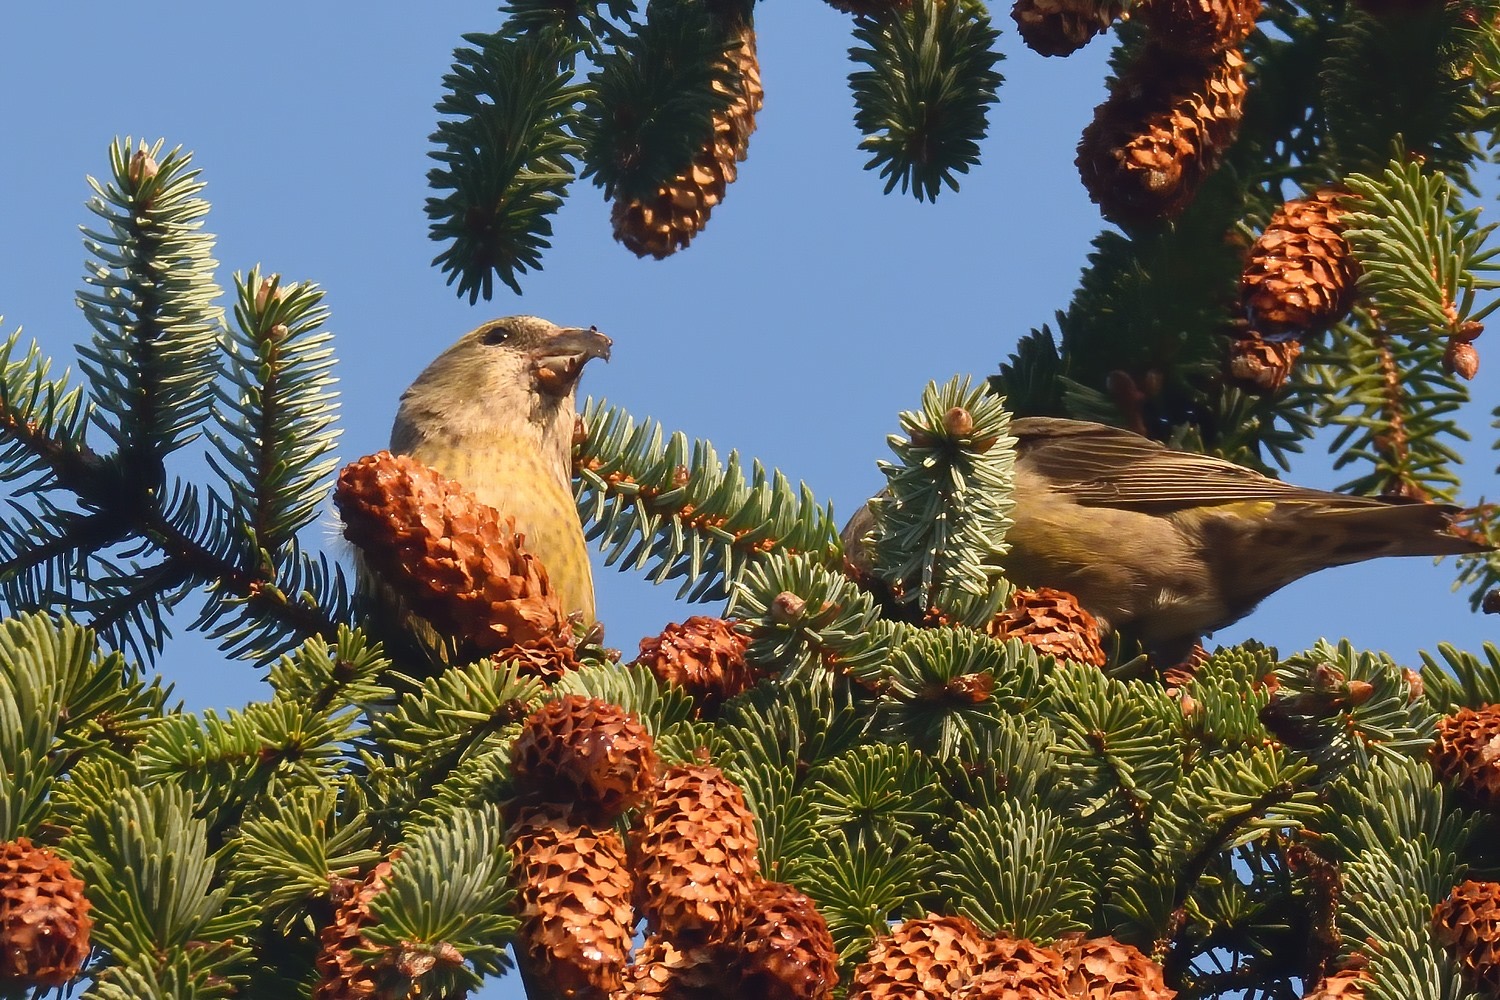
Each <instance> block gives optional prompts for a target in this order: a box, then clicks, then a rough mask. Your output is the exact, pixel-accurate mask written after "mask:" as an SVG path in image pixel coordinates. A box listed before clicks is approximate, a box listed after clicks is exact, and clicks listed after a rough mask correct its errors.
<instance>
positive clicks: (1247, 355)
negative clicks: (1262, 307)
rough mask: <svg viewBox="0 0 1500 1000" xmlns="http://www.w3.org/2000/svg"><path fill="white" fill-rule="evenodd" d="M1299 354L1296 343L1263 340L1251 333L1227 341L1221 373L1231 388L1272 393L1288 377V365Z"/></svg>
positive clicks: (1284, 383) (1290, 369)
mask: <svg viewBox="0 0 1500 1000" xmlns="http://www.w3.org/2000/svg"><path fill="white" fill-rule="evenodd" d="M1301 355H1302V341H1300V340H1295V339H1293V340H1264V339H1262V338H1261V336H1260V335H1259V334H1258V333H1255V332H1254V331H1253V330H1252V331H1250V332H1249V336H1245V337H1235V338H1233V339H1232V340H1230V342H1229V357H1228V359H1227V360H1226V361H1225V365H1224V368H1225V372H1226V374H1228V376H1229V378H1230V380H1231V381H1233V382H1234V384H1235V385H1237V386H1239V387H1240V388H1242V389H1245V390H1247V391H1249V392H1257V393H1267V392H1275V391H1276V390H1278V389H1280V388H1281V387H1282V386H1284V385H1286V380H1287V379H1289V378H1291V377H1292V366H1293V365H1294V364H1296V362H1297V358H1299V357H1300V356H1301Z"/></svg>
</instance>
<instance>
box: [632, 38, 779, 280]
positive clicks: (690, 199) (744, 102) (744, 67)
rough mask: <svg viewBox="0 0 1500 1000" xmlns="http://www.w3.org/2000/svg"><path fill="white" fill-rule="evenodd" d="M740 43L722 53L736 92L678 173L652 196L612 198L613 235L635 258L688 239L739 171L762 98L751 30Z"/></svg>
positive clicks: (665, 253) (670, 250)
mask: <svg viewBox="0 0 1500 1000" xmlns="http://www.w3.org/2000/svg"><path fill="white" fill-rule="evenodd" d="M738 37H739V40H740V43H741V44H740V47H739V48H738V49H736V50H735V51H734V52H732V53H730V54H729V56H728V58H729V59H730V61H731V62H733V63H734V68H735V69H736V70H737V72H738V78H739V85H738V92H736V93H734V95H733V97H734V100H733V101H732V103H730V105H729V107H728V108H726V109H724V111H722V112H720V113H719V114H716V115H714V117H713V135H712V137H711V138H710V139H709V141H708V144H707V145H706V146H705V147H704V149H703V151H702V152H701V153H699V154H698V156H697V157H695V158H694V160H693V162H692V164H690V165H689V166H688V168H687V170H685V171H684V172H682V173H681V174H678V175H677V176H676V177H674V178H672V179H671V180H669V181H667V182H666V183H665V184H663V185H662V186H661V188H660V189H659V190H658V191H657V192H656V196H655V197H654V198H649V199H646V200H643V201H638V200H616V201H615V204H614V208H613V209H612V210H611V213H610V221H611V222H612V223H613V224H614V229H615V239H617V240H619V241H620V242H621V243H624V244H625V246H626V247H627V248H629V249H630V251H631V252H632V253H634V254H635V255H636V256H637V257H648V256H649V257H655V258H656V259H657V260H661V259H662V258H664V257H669V256H671V255H672V254H674V253H676V252H677V251H678V250H680V249H682V248H683V247H685V246H687V245H688V244H689V243H690V242H692V240H693V237H694V236H697V235H698V234H699V233H700V232H702V231H703V227H704V226H706V225H708V216H709V213H710V212H712V211H713V209H714V206H715V205H717V204H718V203H719V202H721V201H723V200H724V191H725V189H726V188H727V187H728V186H729V185H730V184H732V183H733V182H734V179H735V177H736V176H737V175H738V173H739V167H738V166H737V164H738V163H739V161H741V160H743V159H744V158H745V155H746V153H747V152H748V151H749V148H750V133H751V132H754V131H755V115H756V113H757V112H759V111H760V109H761V105H762V104H763V103H764V100H765V91H764V90H763V89H762V88H761V85H760V60H759V59H758V58H757V57H756V54H755V29H754V28H753V27H751V26H749V25H745V26H744V27H743V28H742V29H740V31H739V32H738Z"/></svg>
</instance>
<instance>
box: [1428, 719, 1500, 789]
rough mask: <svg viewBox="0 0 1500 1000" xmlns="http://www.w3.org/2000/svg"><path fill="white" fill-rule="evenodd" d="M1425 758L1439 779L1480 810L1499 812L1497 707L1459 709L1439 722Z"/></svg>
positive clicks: (1499, 725) (1499, 779)
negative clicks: (1435, 737) (1452, 786)
mask: <svg viewBox="0 0 1500 1000" xmlns="http://www.w3.org/2000/svg"><path fill="white" fill-rule="evenodd" d="M1428 754H1429V757H1430V758H1431V760H1432V768H1433V770H1434V771H1436V772H1437V775H1438V777H1440V778H1442V779H1443V780H1444V781H1450V782H1452V783H1453V784H1454V785H1455V786H1457V788H1458V789H1459V791H1460V792H1462V793H1463V795H1464V796H1465V797H1466V798H1468V799H1469V801H1471V802H1473V803H1474V804H1475V805H1477V806H1479V807H1480V808H1481V809H1488V810H1490V811H1491V812H1497V811H1500V705H1485V706H1484V707H1482V708H1477V709H1475V708H1461V709H1459V710H1458V711H1457V712H1454V713H1453V714H1452V715H1450V716H1448V717H1446V718H1444V719H1441V720H1439V721H1438V727H1437V739H1436V741H1434V742H1433V744H1432V748H1431V749H1430V750H1429V751H1428Z"/></svg>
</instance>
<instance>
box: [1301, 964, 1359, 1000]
mask: <svg viewBox="0 0 1500 1000" xmlns="http://www.w3.org/2000/svg"><path fill="white" fill-rule="evenodd" d="M1369 981H1370V974H1369V973H1368V972H1366V971H1365V970H1363V969H1344V970H1343V971H1342V972H1334V973H1331V974H1330V975H1327V976H1324V977H1323V978H1322V979H1320V980H1318V983H1317V985H1316V986H1314V987H1313V988H1312V992H1310V993H1308V994H1306V995H1305V996H1304V997H1303V998H1302V1000H1365V984H1366V983H1368V982H1369Z"/></svg>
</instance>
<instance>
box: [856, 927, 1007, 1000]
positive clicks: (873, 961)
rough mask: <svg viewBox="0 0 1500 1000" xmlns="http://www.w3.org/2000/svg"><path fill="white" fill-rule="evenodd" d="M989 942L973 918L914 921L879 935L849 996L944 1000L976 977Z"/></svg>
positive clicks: (871, 999)
mask: <svg viewBox="0 0 1500 1000" xmlns="http://www.w3.org/2000/svg"><path fill="white" fill-rule="evenodd" d="M985 952H986V945H985V942H984V940H983V939H982V938H981V936H980V934H979V930H978V928H976V927H975V926H974V923H973V921H971V920H969V918H968V917H940V916H932V915H930V916H927V917H923V918H921V919H918V920H908V921H906V922H905V923H903V924H902V925H901V926H899V927H897V928H895V929H894V930H892V931H891V932H890V933H889V934H885V935H882V936H880V937H878V938H876V939H875V941H874V943H872V944H871V945H870V951H869V953H868V954H866V956H865V960H864V961H863V962H861V963H860V964H859V966H858V967H856V968H855V970H854V978H853V980H852V982H851V983H850V986H849V1000H944V998H946V997H951V996H956V995H957V994H958V992H959V989H960V987H962V986H964V985H965V984H967V983H968V982H969V980H970V979H971V978H973V976H974V971H975V969H977V968H978V966H979V962H980V959H982V958H983V957H984V955H985Z"/></svg>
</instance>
